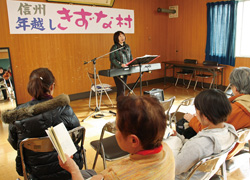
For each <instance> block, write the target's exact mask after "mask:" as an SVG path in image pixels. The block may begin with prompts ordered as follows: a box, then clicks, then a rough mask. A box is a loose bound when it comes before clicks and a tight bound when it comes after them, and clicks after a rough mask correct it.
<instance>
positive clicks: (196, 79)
mask: <svg viewBox="0 0 250 180" xmlns="http://www.w3.org/2000/svg"><path fill="white" fill-rule="evenodd" d="M197 81H198V78H197V77H196V78H195V85H194V90H195V89H196V85H197Z"/></svg>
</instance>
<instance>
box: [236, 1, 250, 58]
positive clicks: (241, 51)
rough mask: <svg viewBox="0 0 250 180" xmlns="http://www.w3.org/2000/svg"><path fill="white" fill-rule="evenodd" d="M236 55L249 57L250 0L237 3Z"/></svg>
mask: <svg viewBox="0 0 250 180" xmlns="http://www.w3.org/2000/svg"><path fill="white" fill-rule="evenodd" d="M235 56H236V57H250V1H249V0H247V1H242V2H239V3H238V11H237V29H236V49H235Z"/></svg>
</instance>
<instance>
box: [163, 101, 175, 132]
mask: <svg viewBox="0 0 250 180" xmlns="http://www.w3.org/2000/svg"><path fill="white" fill-rule="evenodd" d="M175 98H176V97H175V96H173V97H171V98H169V99H167V100H165V101H161V105H162V106H163V108H164V110H165V114H166V116H167V120H169V125H170V127H171V128H172V123H171V114H170V109H171V107H172V106H173V104H174V101H175Z"/></svg>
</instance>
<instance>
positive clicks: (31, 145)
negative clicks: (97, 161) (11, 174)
mask: <svg viewBox="0 0 250 180" xmlns="http://www.w3.org/2000/svg"><path fill="white" fill-rule="evenodd" d="M69 134H70V136H71V138H72V140H73V142H74V143H75V144H79V145H80V148H81V153H82V155H83V157H82V158H83V160H84V163H85V168H87V166H86V165H87V163H86V155H85V150H84V149H83V144H84V137H85V128H84V127H82V126H79V127H76V128H74V129H72V130H70V131H69ZM19 147H20V156H21V161H22V168H23V176H24V179H25V180H26V179H28V176H29V175H28V174H27V172H26V165H25V156H24V153H23V151H24V148H25V149H28V150H31V151H34V152H52V151H55V148H54V146H53V144H52V143H51V141H50V139H49V137H48V136H46V137H38V138H26V139H24V140H22V141H21V143H20V144H19Z"/></svg>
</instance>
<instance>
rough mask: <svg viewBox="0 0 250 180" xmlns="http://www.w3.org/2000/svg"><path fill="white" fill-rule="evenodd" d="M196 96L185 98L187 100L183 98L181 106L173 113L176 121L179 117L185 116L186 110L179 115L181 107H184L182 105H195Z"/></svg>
mask: <svg viewBox="0 0 250 180" xmlns="http://www.w3.org/2000/svg"><path fill="white" fill-rule="evenodd" d="M194 99H195V98H194V97H192V98H187V99H185V100H183V101H182V102H181V103H180V104H179V106H178V107H177V108H176V110H175V112H174V113H172V115H171V116H172V118H175V121H177V120H178V119H181V118H182V117H183V114H185V113H184V112H183V113H181V115H180V116H181V117H179V116H177V113H178V112H179V109H180V108H181V107H182V106H186V107H187V106H193V105H194Z"/></svg>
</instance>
